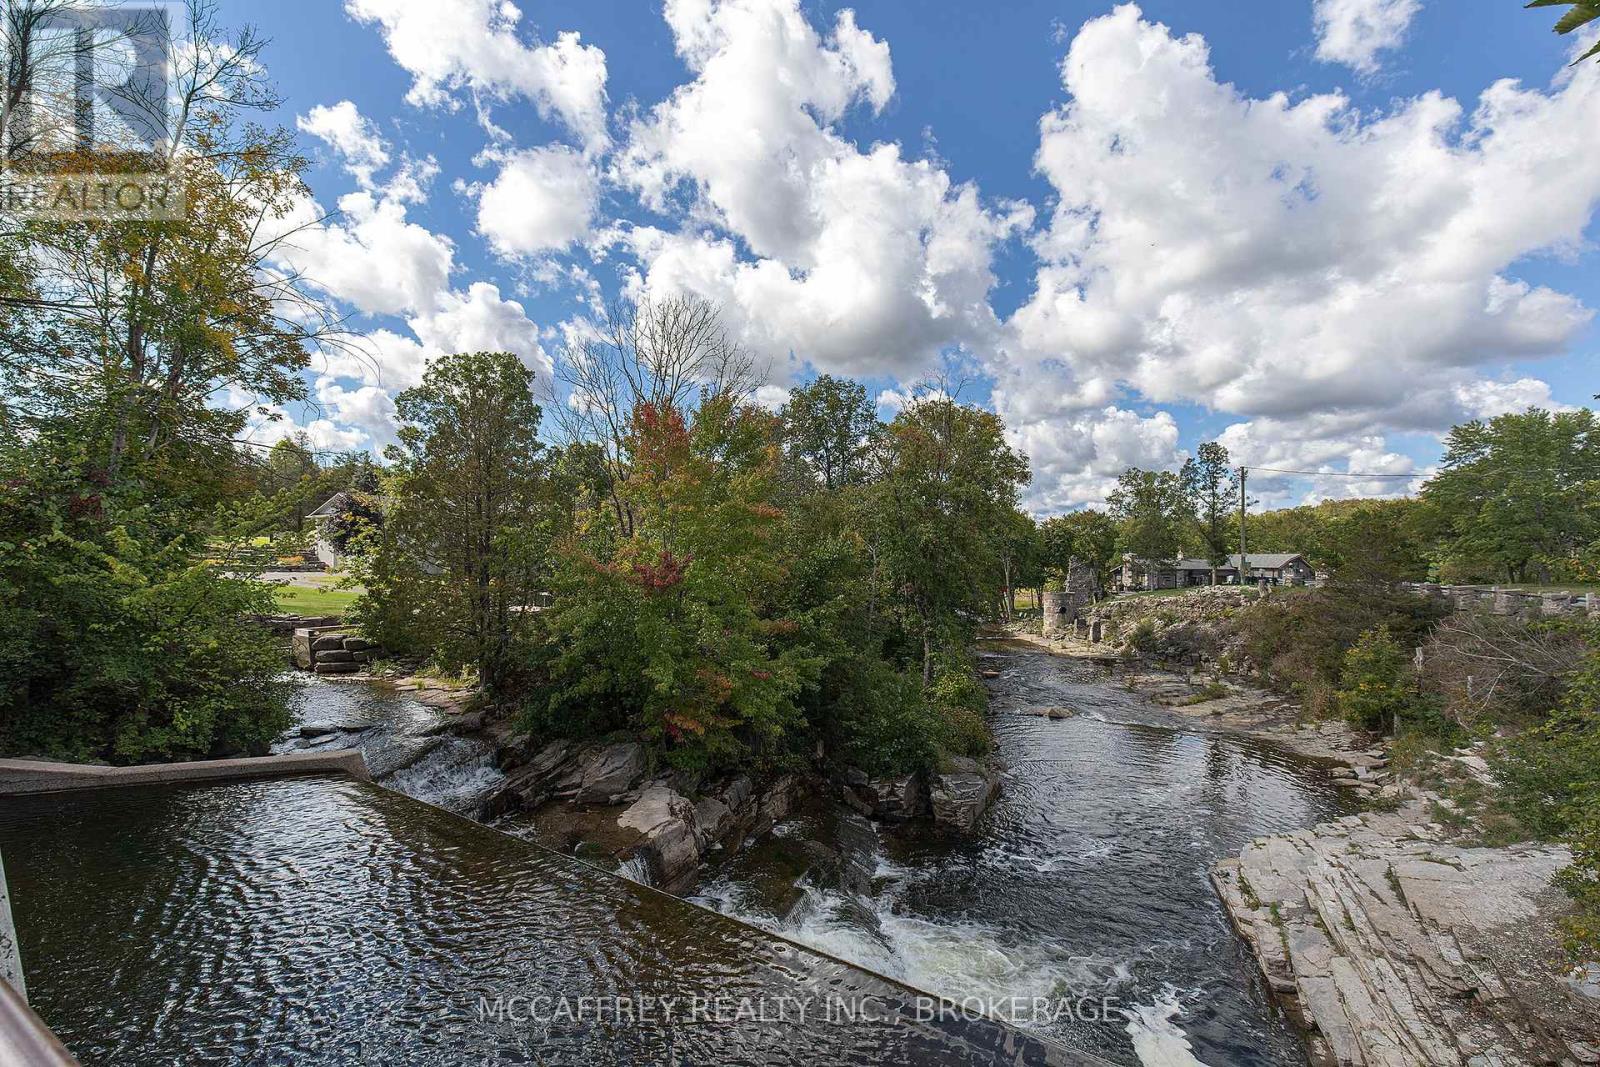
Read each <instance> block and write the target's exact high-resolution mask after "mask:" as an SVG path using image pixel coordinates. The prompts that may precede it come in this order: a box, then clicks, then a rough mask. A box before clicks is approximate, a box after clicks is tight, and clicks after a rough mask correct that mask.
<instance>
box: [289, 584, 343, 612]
mask: <svg viewBox="0 0 1600 1067" xmlns="http://www.w3.org/2000/svg"><path fill="white" fill-rule="evenodd" d="M360 595H361V590H359V589H310V588H307V587H306V586H303V585H285V586H282V587H280V588H279V589H278V610H279V611H282V612H284V613H285V614H287V615H343V614H344V610H345V609H346V608H348V607H349V606H350V605H351V604H354V603H355V601H356V597H358V596H360Z"/></svg>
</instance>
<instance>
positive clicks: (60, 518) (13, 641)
mask: <svg viewBox="0 0 1600 1067" xmlns="http://www.w3.org/2000/svg"><path fill="white" fill-rule="evenodd" d="M191 14H192V15H193V18H192V19H191V22H192V23H193V29H194V36H195V40H196V41H199V42H203V44H202V46H200V47H196V48H193V49H190V50H188V51H186V52H184V53H182V54H181V55H180V56H179V57H178V59H177V61H176V63H175V65H174V67H173V68H172V70H171V72H170V74H171V80H172V102H173V108H174V113H173V121H172V123H171V124H170V127H169V128H170V130H171V134H170V136H171V143H170V144H168V145H166V146H165V148H164V151H163V153H162V154H163V156H164V157H165V158H166V159H167V160H170V161H171V177H172V180H173V181H174V182H176V183H177V184H179V185H180V186H181V187H182V190H183V199H184V201H185V203H186V205H187V210H186V213H185V214H184V215H183V216H182V217H180V218H175V219H169V220H165V221H157V222H149V223H141V224H138V225H129V224H126V223H117V222H111V221H104V220H92V221H59V220H48V219H40V218H37V217H6V218H4V219H3V220H0V221H3V225H0V234H3V236H0V297H3V299H0V486H3V487H4V490H3V495H4V507H3V508H0V617H4V619H5V626H4V628H3V629H0V750H3V751H4V752H6V753H8V754H31V755H42V756H65V757H68V758H76V759H88V758H95V759H109V760H114V761H117V762H133V761H140V760H150V759H169V758H193V757H203V756H208V755H219V754H233V753H239V752H259V751H263V750H264V749H265V746H266V744H267V743H268V742H269V741H270V740H271V739H272V738H273V737H274V736H276V735H277V734H278V733H280V732H281V731H282V730H283V728H284V727H285V726H286V725H287V724H288V716H287V713H286V712H285V709H284V696H283V693H282V690H281V686H280V684H279V682H278V681H277V677H278V675H279V674H280V673H281V670H282V656H281V653H280V652H279V651H278V650H276V649H275V648H274V647H273V646H272V645H271V644H270V642H269V641H268V639H267V637H266V636H265V635H264V634H262V633H259V632H258V631H257V630H255V629H254V628H252V627H250V626H248V625H247V624H246V622H245V621H244V619H243V616H245V615H247V614H250V613H255V612H266V611H271V610H272V594H271V590H270V589H269V588H268V587H267V586H265V585H263V584H262V583H260V582H258V581H255V580H253V578H252V576H251V571H250V569H249V568H248V567H242V566H230V565H228V563H227V562H226V561H225V560H224V559H221V558H219V556H218V550H219V548H220V549H223V550H226V549H228V548H230V547H231V546H235V545H241V544H243V543H244V541H245V540H246V537H245V536H244V534H245V533H246V532H247V533H248V535H249V536H250V537H253V536H255V535H256V534H257V533H259V532H260V531H255V530H249V531H243V530H241V528H240V524H239V522H237V521H236V520H237V519H238V518H239V516H238V515H236V514H235V508H236V505H237V504H238V502H239V501H241V500H243V499H244V498H246V497H247V496H249V495H250V483H251V481H252V479H253V478H254V477H255V476H257V475H258V474H260V473H262V467H261V465H260V460H259V457H255V458H250V459H247V458H245V457H243V456H241V455H240V449H239V448H238V447H237V446H236V445H235V444H234V439H235V438H236V437H238V436H239V435H240V431H241V430H242V429H243V427H244V426H245V424H246V422H247V421H248V419H249V417H250V415H251V413H252V411H253V409H254V407H255V406H256V405H276V404H282V403H284V402H287V401H290V400H293V399H296V398H299V397H302V396H303V395H304V393H305V383H304V380H303V379H302V377H301V375H300V372H301V370H302V369H303V368H304V367H305V366H306V365H307V364H308V361H309V359H310V351H311V350H312V349H313V348H314V347H315V346H316V345H317V344H319V343H323V342H324V341H325V340H331V338H332V337H333V334H334V331H333V329H332V327H331V325H330V323H329V321H328V319H327V318H326V316H325V315H324V314H323V313H322V310H321V305H320V304H319V303H318V302H317V301H316V300H315V299H314V298H313V297H312V295H310V294H309V293H308V292H307V291H306V290H305V288H304V287H303V285H302V283H301V281H300V280H299V279H296V278H291V277H285V276H284V275H282V274H281V272H273V271H271V270H269V269H267V262H268V260H269V258H270V256H271V253H272V249H273V247H274V242H275V241H278V240H281V239H282V236H283V230H284V227H283V226H281V225H278V224H277V220H279V219H281V218H282V217H283V216H284V215H285V213H286V212H287V211H288V210H289V209H290V207H291V205H292V204H293V203H294V202H295V201H296V200H297V198H298V197H300V196H301V195H302V194H303V192H304V186H303V183H302V181H301V174H302V172H303V170H304V168H305V161H304V160H303V159H301V158H300V157H299V156H298V155H297V154H296V153H295V151H294V148H293V140H292V136H291V135H290V134H289V133H288V132H286V131H283V130H270V129H265V128H262V127H261V126H259V125H257V124H256V123H254V122H252V121H251V116H252V115H253V114H254V113H258V112H262V111H267V110H271V109H272V108H274V107H275V106H276V98H275V97H274V96H273V94H272V92H271V91H270V88H269V87H268V86H267V85H266V83H265V82H264V81H263V79H262V76H261V66H260V64H259V62H258V61H257V60H258V57H259V53H260V50H261V47H262V43H261V41H260V40H259V39H258V38H256V37H255V36H253V35H252V34H250V33H248V32H245V33H242V34H236V35H232V36H231V37H230V36H229V35H228V34H227V33H226V32H225V31H224V29H223V28H222V27H220V26H217V25H214V24H213V23H212V21H211V18H210V15H209V8H206V7H205V6H204V5H201V6H198V7H196V8H195V10H194V11H193V12H192V13H191ZM93 163H94V160H93V159H86V160H84V161H82V166H83V167H84V168H85V169H89V168H91V167H92V166H93ZM69 165H70V164H69ZM235 394H236V395H240V396H245V397H248V398H250V399H249V401H248V402H247V403H241V404H237V405H232V406H230V405H228V404H226V403H224V402H222V401H221V400H220V399H219V398H221V397H225V396H228V395H235Z"/></svg>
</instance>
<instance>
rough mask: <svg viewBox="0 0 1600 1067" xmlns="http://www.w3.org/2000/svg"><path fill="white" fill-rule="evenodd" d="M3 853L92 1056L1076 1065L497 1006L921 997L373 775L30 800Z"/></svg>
mask: <svg viewBox="0 0 1600 1067" xmlns="http://www.w3.org/2000/svg"><path fill="white" fill-rule="evenodd" d="M0 850H3V852H4V855H5V858H6V865H7V872H8V874H9V875H10V877H11V889H12V895H13V901H14V904H15V907H16V913H17V921H18V929H19V932H20V933H21V936H22V950H23V956H24V959H25V960H26V961H27V963H28V970H29V985H30V993H31V994H32V996H33V1000H34V1006H35V1007H36V1008H37V1010H38V1011H39V1012H40V1014H41V1015H42V1016H43V1017H44V1018H45V1019H46V1021H47V1022H48V1023H50V1024H51V1025H52V1026H53V1027H54V1028H55V1029H56V1030H57V1032H58V1033H59V1034H60V1035H61V1037H62V1039H63V1040H64V1041H65V1043H66V1044H67V1046H68V1047H69V1048H70V1049H72V1050H73V1051H74V1052H76V1053H77V1054H78V1055H79V1056H80V1057H81V1058H82V1059H83V1060H84V1061H85V1062H86V1063H88V1062H103V1063H118V1064H122V1063H128V1064H136V1063H157V1062H163V1063H164V1062H183V1063H237V1062H294V1063H297V1064H302V1063H313V1064H315V1063H347V1062H352V1061H360V1062H369V1063H425V1064H429V1063H431V1064H456V1063H463V1062H472V1063H551V1062H554V1063H595V1064H613V1063H654V1062H669V1061H671V1062H695V1063H797V1064H801V1063H804V1064H811V1063H841V1064H874V1065H876V1064H885V1063H906V1064H911V1063H975V1064H976V1063H990V1062H993V1061H994V1060H995V1059H996V1058H997V1057H1000V1056H1004V1057H1005V1058H1006V1059H1007V1060H1008V1062H1009V1061H1010V1060H1011V1059H1014V1058H1018V1057H1020V1062H1026V1063H1043V1062H1067V1061H1065V1060H1064V1059H1061V1058H1051V1056H1050V1054H1048V1053H1047V1052H1046V1050H1045V1049H1044V1047H1043V1046H1040V1045H1037V1044H1026V1045H1019V1044H1018V1042H1019V1041H1020V1040H1021V1039H1020V1038H1018V1037H1017V1036H1016V1035H1015V1034H1014V1033H1012V1032H1007V1031H1004V1030H1002V1029H1001V1028H998V1027H996V1026H994V1025H993V1024H989V1023H965V1024H959V1025H952V1026H943V1027H935V1026H931V1025H928V1024H926V1023H919V1022H915V1021H910V1022H906V1021H901V1022H899V1023H898V1024H897V1023H896V1022H894V1021H892V1020H884V1019H866V1020H860V1021H857V1022H855V1023H854V1024H851V1025H827V1024H825V1023H824V1022H822V1021H821V1020H820V1019H817V1018H815V1017H813V1018H811V1019H810V1020H808V1021H807V1022H805V1023H803V1024H802V1023H800V1022H799V1021H798V1018H797V1017H796V1016H793V1015H791V1016H790V1017H789V1018H788V1019H787V1020H786V1021H780V1020H777V1019H774V1018H770V1017H769V1018H768V1019H767V1020H755V1019H748V1018H745V1019H741V1020H739V1021H737V1022H734V1023H727V1024H716V1023H710V1022H705V1021H703V1020H702V1021H700V1022H695V1023H689V1022H680V1023H679V1024H678V1025H675V1026H660V1025H655V1026H649V1025H626V1024H624V1023H622V1022H620V1021H618V1020H617V1019H616V1018H615V1017H611V1018H608V1019H604V1020H596V1019H593V1018H592V1017H591V1018H590V1019H588V1020H584V1021H563V1022H557V1023H555V1024H552V1025H549V1026H540V1025H538V1024H536V1023H527V1022H524V1023H522V1024H510V1023H497V1022H495V1021H493V1020H489V1021H484V1020H481V1019H480V1018H479V1017H478V1014H477V1011H478V1004H479V998H487V999H488V1000H490V1001H492V1000H493V998H495V997H497V996H516V995H520V996H535V995H545V996H552V997H579V996H606V995H624V996H635V997H637V996H640V995H653V996H676V997H682V998H687V997H691V996H699V997H701V998H704V1001H705V1002H707V1003H715V1002H717V1001H716V1000H715V998H719V997H720V998H725V999H724V1000H723V1001H722V1003H730V1002H729V1001H727V1000H726V998H739V997H750V998H763V997H764V998H767V1003H768V1004H769V1006H772V1005H775V1004H776V1003H777V1002H776V1000H775V998H776V997H779V996H788V997H820V996H823V995H826V994H834V995H839V994H867V995H870V996H872V997H875V998H878V1001H877V1002H878V1004H879V1005H880V1006H881V1007H883V1008H884V1009H885V1010H889V1011H894V1010H901V1011H903V1010H905V1008H906V1005H907V1000H908V994H907V992H906V991H905V990H903V989H901V988H899V987H896V986H893V985H891V984H889V983H885V982H882V981H880V980H877V979H874V978H872V977H870V976H867V975H865V974H862V973H861V972H858V971H853V970H852V969H850V968H847V967H845V966H843V965H841V964H839V963H837V962H835V961H832V960H829V959H826V958H824V957H821V956H817V955H814V954H812V953H808V952H805V951H803V950H800V949H796V948H794V947H792V946H790V945H787V944H784V943H782V942H778V941H776V940H774V939H771V938H768V937H766V936H765V935H763V934H760V933H759V932H757V931H755V930H752V929H751V928H749V927H746V926H742V925H740V924H737V923H733V922H729V921H728V920H726V919H724V918H721V917H719V916H717V915H715V914H712V913H710V912H707V911H704V910H702V909H697V908H694V907H692V906H690V905H688V904H685V903H683V902H681V901H677V900H674V899H672V898H669V897H665V896H663V895H661V894H657V893H654V892H652V891H650V890H648V889H646V888H643V887H640V886H636V885H632V884H630V883H628V882H625V881H622V880H620V879H615V878H611V877H609V876H606V875H604V874H601V873H600V872H597V871H595V870H593V869H591V868H588V867H585V866H583V865H582V864H579V863H576V862H573V861H571V860H568V859H566V858H565V857H561V856H557V855H555V854H553V853H549V852H546V851H544V850H541V849H538V848H536V847H534V846H531V845H528V844H526V843H524V842H520V841H517V840H515V839H513V838H510V837H507V836H506V835H504V834H500V833H498V832H496V831H493V830H490V829H488V828H486V827H482V826H478V825H476V824H473V823H470V822H467V821H466V820H462V819H459V818H457V817H455V816H453V815H451V814H449V813H447V812H444V811H441V810H438V809H435V808H432V807H428V806H426V805H421V804H417V803H415V802H413V801H411V800H409V799H407V798H405V797H402V796H398V795H396V794H394V793H390V792H388V791H385V790H382V789H379V788H377V787H375V786H372V785H369V784H366V783H359V782H352V781H348V780H343V779H306V778H302V779H288V780H281V781H271V782H249V783H236V784H230V785H218V786H212V787H207V788H187V789H176V788H150V789H127V790H100V791H95V792H92V793H83V794H77V795H71V794H67V795H56V796H46V797H30V798H21V799H19V800H13V801H8V802H7V805H6V807H5V809H4V810H3V811H0ZM771 1010H773V1011H775V1010H776V1009H775V1008H772V1009H771Z"/></svg>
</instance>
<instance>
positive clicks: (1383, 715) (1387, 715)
mask: <svg viewBox="0 0 1600 1067" xmlns="http://www.w3.org/2000/svg"><path fill="white" fill-rule="evenodd" d="M1339 684H1340V688H1339V710H1340V711H1342V712H1343V713H1344V717H1345V719H1346V720H1348V721H1349V722H1350V724H1351V725H1353V726H1359V727H1361V728H1362V729H1365V730H1382V729H1384V728H1386V727H1390V726H1392V727H1394V732H1395V733H1397V734H1398V733H1399V732H1400V723H1401V721H1402V720H1403V719H1404V718H1406V717H1407V713H1408V712H1409V711H1411V709H1412V708H1413V707H1414V706H1415V705H1416V703H1417V693H1416V689H1415V687H1414V684H1413V682H1412V677H1411V670H1410V667H1409V666H1408V663H1407V657H1406V653H1405V650H1404V649H1402V648H1401V647H1400V646H1399V644H1397V643H1396V642H1395V639H1394V638H1393V637H1392V636H1390V634H1389V630H1388V628H1387V627H1383V626H1380V627H1378V628H1377V629H1375V630H1368V631H1367V632H1366V633H1364V634H1362V635H1361V636H1360V637H1359V638H1358V639H1357V640H1356V643H1355V644H1354V645H1352V646H1351V648H1350V650H1349V651H1348V652H1346V653H1345V654H1344V664H1343V666H1342V667H1341V669H1340V672H1339Z"/></svg>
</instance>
